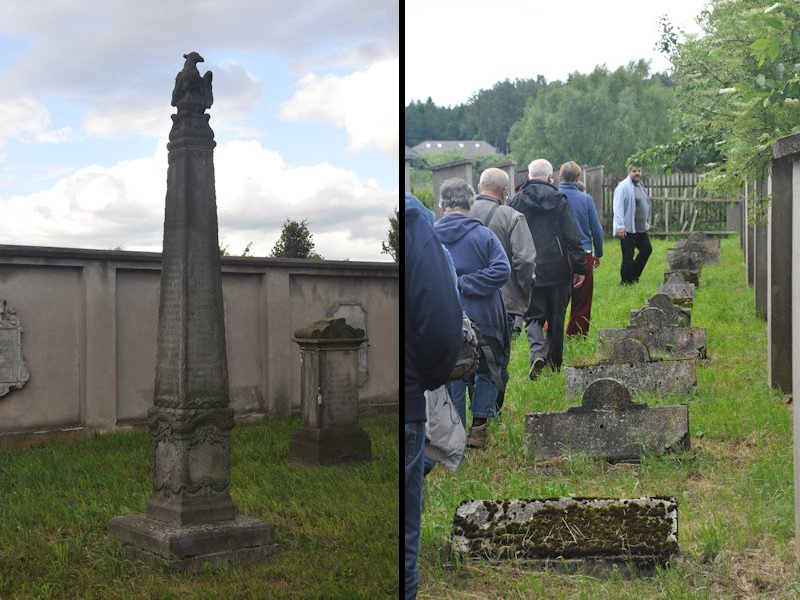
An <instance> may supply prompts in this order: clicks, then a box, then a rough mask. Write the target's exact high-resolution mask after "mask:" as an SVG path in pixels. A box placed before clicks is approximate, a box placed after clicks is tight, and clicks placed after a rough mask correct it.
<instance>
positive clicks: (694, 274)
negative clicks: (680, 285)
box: [664, 269, 700, 288]
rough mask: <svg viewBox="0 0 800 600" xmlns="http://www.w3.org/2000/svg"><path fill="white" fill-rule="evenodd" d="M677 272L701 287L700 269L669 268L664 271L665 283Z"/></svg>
mask: <svg viewBox="0 0 800 600" xmlns="http://www.w3.org/2000/svg"><path fill="white" fill-rule="evenodd" d="M675 274H678V275H680V276H681V277H683V280H684V281H685V282H687V283H691V284H694V286H695V287H696V288H698V287H700V269H668V270H667V271H664V283H667V281H669V278H670V277H671V276H672V275H675Z"/></svg>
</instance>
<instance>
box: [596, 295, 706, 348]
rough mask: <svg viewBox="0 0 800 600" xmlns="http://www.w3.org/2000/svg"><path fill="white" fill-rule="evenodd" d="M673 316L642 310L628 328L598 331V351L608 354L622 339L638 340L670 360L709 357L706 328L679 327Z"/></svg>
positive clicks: (653, 308)
mask: <svg viewBox="0 0 800 600" xmlns="http://www.w3.org/2000/svg"><path fill="white" fill-rule="evenodd" d="M671 319H672V317H671V316H668V315H667V314H666V313H665V312H664V311H663V310H661V309H660V308H656V307H653V306H648V307H647V308H643V309H642V310H640V311H639V312H638V313H637V314H636V315H635V316H634V318H633V319H632V320H631V324H630V325H629V326H628V327H625V328H624V329H619V328H614V329H598V330H597V352H598V354H600V356H607V355H608V348H610V347H613V345H614V344H615V343H616V342H618V341H619V340H622V339H625V338H635V339H637V340H639V341H641V342H643V343H644V344H645V345H646V346H647V349H648V350H649V351H650V354H651V355H655V356H660V357H668V358H686V357H691V358H706V345H707V336H706V330H705V328H704V327H676V326H675V325H673V323H674V321H673V320H671Z"/></svg>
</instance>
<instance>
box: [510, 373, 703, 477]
mask: <svg viewBox="0 0 800 600" xmlns="http://www.w3.org/2000/svg"><path fill="white" fill-rule="evenodd" d="M525 448H526V453H527V456H528V458H529V459H532V460H535V461H541V460H547V459H550V458H555V457H558V456H563V455H564V454H570V453H584V454H587V455H589V456H590V457H592V458H600V459H604V460H608V461H610V462H638V461H639V459H640V456H641V454H642V452H643V451H647V452H652V453H654V454H664V453H666V452H672V451H675V450H678V449H688V448H689V409H688V407H687V406H686V405H685V404H682V405H679V406H654V407H648V406H647V405H646V404H643V403H637V402H632V401H631V393H630V391H629V390H628V388H627V387H626V386H625V385H624V384H623V383H622V382H621V381H619V380H616V379H612V378H602V379H597V380H595V381H593V382H592V383H591V384H589V385H588V386H587V387H586V390H585V391H584V392H583V401H582V404H581V406H573V407H570V408H569V409H567V411H566V412H542V413H531V414H528V415H525Z"/></svg>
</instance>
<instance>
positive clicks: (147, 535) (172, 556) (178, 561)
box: [108, 515, 278, 571]
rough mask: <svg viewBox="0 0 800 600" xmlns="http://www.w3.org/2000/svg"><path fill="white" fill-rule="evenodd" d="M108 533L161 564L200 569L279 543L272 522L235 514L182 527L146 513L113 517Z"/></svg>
mask: <svg viewBox="0 0 800 600" xmlns="http://www.w3.org/2000/svg"><path fill="white" fill-rule="evenodd" d="M108 533H109V534H110V535H111V536H112V537H115V538H118V539H120V540H122V541H123V542H125V543H126V544H129V546H124V547H125V548H127V549H129V550H132V551H133V553H134V554H135V555H136V556H138V557H140V558H144V559H146V560H150V561H152V562H155V563H158V564H160V565H162V566H164V567H168V568H174V569H187V570H191V571H200V570H202V569H204V568H205V565H206V564H208V565H209V566H210V567H211V568H212V569H217V568H219V567H222V566H225V565H228V564H232V563H244V562H248V561H250V560H255V559H258V558H262V557H264V556H269V555H271V554H275V553H276V552H277V551H278V543H277V541H276V540H275V535H274V532H273V528H272V526H271V525H268V524H266V523H264V522H262V521H259V520H258V519H253V518H252V517H244V516H238V517H236V518H235V519H232V520H228V521H216V522H210V523H202V524H198V525H185V526H183V527H180V526H176V525H171V524H169V523H164V522H162V521H157V520H155V519H150V518H149V517H147V516H145V515H126V516H121V517H114V518H113V519H111V521H110V522H109V524H108Z"/></svg>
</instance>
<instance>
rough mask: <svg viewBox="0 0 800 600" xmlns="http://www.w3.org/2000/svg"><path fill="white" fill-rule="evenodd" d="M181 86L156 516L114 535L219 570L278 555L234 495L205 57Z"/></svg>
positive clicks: (165, 288) (189, 62)
mask: <svg viewBox="0 0 800 600" xmlns="http://www.w3.org/2000/svg"><path fill="white" fill-rule="evenodd" d="M184 58H186V64H185V66H184V69H183V71H181V72H180V73H179V74H178V76H177V77H176V80H175V90H174V91H173V95H172V105H173V106H176V107H177V108H178V113H177V114H175V115H172V120H173V126H172V130H171V131H170V136H169V137H170V142H169V144H168V145H167V149H168V151H169V159H168V160H169V167H168V171H167V197H166V208H165V217H164V251H163V254H162V265H161V296H160V302H159V312H158V344H157V349H156V383H155V395H154V402H153V404H154V405H153V407H152V408H151V409H150V410H149V412H148V425H149V428H150V435H151V438H152V456H151V467H152V478H153V493H152V495H151V496H150V498H149V500H148V501H147V513H146V515H130V516H120V517H115V518H114V519H112V520H111V522H110V523H109V526H108V529H109V533H110V534H111V535H112V536H114V537H117V538H119V539H121V540H122V541H124V542H126V543H127V544H130V546H131V547H132V548H133V549H134V550H135V551H137V553H139V554H141V555H144V556H146V557H151V558H155V559H157V560H158V561H160V562H162V563H165V564H168V565H172V566H177V567H189V568H202V567H203V565H204V564H206V563H208V564H210V565H211V566H212V567H217V566H219V565H222V564H226V563H229V562H232V561H239V562H241V561H243V560H249V559H253V558H257V557H260V556H266V555H269V554H272V553H274V552H275V551H276V550H277V544H276V543H275V540H274V535H273V530H272V527H271V526H270V525H267V524H266V523H263V522H261V521H258V520H257V519H253V518H249V517H242V516H237V515H236V506H235V505H234V503H233V500H231V497H230V492H229V487H230V471H231V469H230V433H231V430H232V429H233V425H234V420H233V414H234V413H233V409H231V408H230V406H229V404H230V397H229V391H228V363H227V354H226V348H225V321H224V314H223V304H222V271H221V267H220V258H219V243H218V226H217V203H216V192H215V186H214V156H213V152H214V146H215V145H216V143H215V142H214V132H213V131H212V130H211V127H210V126H209V124H208V121H209V115H207V114H204V111H205V109H207V108H210V107H211V104H212V102H213V97H212V93H211V73H210V72H206V74H205V75H204V76H203V77H201V76H200V73H199V71H198V70H197V66H196V64H197V63H198V62H202V61H203V58H202V57H201V56H200V55H199V54H197V53H196V52H191V53H190V54H185V55H184Z"/></svg>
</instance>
